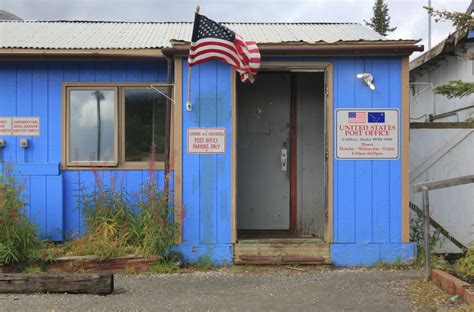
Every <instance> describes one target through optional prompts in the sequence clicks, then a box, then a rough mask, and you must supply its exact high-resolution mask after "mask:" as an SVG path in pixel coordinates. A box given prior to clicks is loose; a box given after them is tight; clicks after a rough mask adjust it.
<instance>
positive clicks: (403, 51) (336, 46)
mask: <svg viewBox="0 0 474 312" xmlns="http://www.w3.org/2000/svg"><path fill="white" fill-rule="evenodd" d="M417 42H418V41H414V40H403V41H401V40H400V41H388V40H387V41H374V42H367V41H356V42H338V43H333V44H328V43H315V44H308V43H278V44H271V43H270V44H258V47H259V49H260V53H261V54H262V56H357V55H372V56H375V55H410V54H411V53H413V52H415V51H423V46H422V45H417V44H416V43H417ZM188 51H189V43H183V42H173V47H172V48H163V49H162V52H163V54H165V55H167V56H178V57H180V56H181V57H184V56H187V54H188Z"/></svg>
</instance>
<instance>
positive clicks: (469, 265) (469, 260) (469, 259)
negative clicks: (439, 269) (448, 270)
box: [454, 250, 474, 279]
mask: <svg viewBox="0 0 474 312" xmlns="http://www.w3.org/2000/svg"><path fill="white" fill-rule="evenodd" d="M454 268H455V269H456V272H457V273H458V274H459V275H461V276H462V277H464V278H468V279H474V251H473V250H469V251H468V252H467V253H466V255H465V256H464V257H462V258H461V259H459V260H458V261H456V264H455V265H454Z"/></svg>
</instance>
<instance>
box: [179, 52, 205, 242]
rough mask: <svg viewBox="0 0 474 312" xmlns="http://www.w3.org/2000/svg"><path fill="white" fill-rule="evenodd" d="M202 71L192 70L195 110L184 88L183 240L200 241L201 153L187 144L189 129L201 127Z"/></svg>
mask: <svg viewBox="0 0 474 312" xmlns="http://www.w3.org/2000/svg"><path fill="white" fill-rule="evenodd" d="M200 71H201V66H195V67H193V69H192V71H191V76H192V78H191V81H192V86H191V101H192V104H193V110H192V111H191V112H187V111H186V101H187V99H188V94H187V88H183V104H182V105H183V138H182V139H183V149H182V151H181V152H182V153H183V181H182V183H183V211H184V219H183V242H184V243H198V242H199V230H200V228H199V224H200V222H201V220H200V214H199V209H200V207H199V202H200V190H201V189H200V185H199V175H200V172H199V170H198V169H199V155H191V154H188V153H187V147H186V144H187V142H188V140H187V130H188V128H192V127H199V125H200V124H199V117H200V115H199V109H200V105H201V101H200V98H199V96H200V92H199V91H200V90H199V85H200ZM187 84H188V66H187V62H186V61H183V86H187Z"/></svg>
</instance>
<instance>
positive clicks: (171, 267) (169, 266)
mask: <svg viewBox="0 0 474 312" xmlns="http://www.w3.org/2000/svg"><path fill="white" fill-rule="evenodd" d="M178 270H179V267H178V266H177V265H176V264H174V263H168V262H159V263H155V264H153V265H152V266H150V272H152V273H157V274H164V273H173V272H176V271H178Z"/></svg>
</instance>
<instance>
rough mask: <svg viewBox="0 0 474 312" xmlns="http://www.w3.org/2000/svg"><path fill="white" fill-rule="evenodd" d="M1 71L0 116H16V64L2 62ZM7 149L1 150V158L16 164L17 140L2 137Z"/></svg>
mask: <svg viewBox="0 0 474 312" xmlns="http://www.w3.org/2000/svg"><path fill="white" fill-rule="evenodd" d="M0 64H1V66H2V67H1V70H0V115H1V116H15V115H16V79H17V77H16V76H17V74H16V63H13V62H1V63H0ZM0 138H2V139H4V140H5V141H6V146H5V148H3V149H1V150H0V158H1V159H2V160H3V161H5V162H10V161H11V162H16V146H17V145H16V138H15V137H2V136H0Z"/></svg>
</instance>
